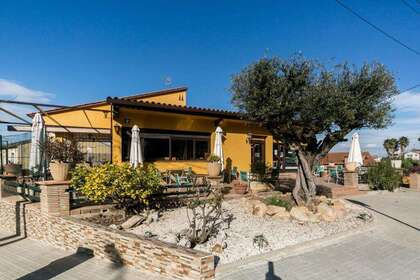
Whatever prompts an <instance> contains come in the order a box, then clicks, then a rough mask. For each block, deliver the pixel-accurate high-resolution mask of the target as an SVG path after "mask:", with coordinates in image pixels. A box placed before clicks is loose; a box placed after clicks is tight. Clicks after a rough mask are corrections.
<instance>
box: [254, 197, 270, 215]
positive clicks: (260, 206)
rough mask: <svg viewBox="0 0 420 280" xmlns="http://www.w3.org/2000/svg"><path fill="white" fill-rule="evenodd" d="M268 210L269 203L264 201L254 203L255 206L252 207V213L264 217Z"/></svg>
mask: <svg viewBox="0 0 420 280" xmlns="http://www.w3.org/2000/svg"><path fill="white" fill-rule="evenodd" d="M266 212H267V205H265V204H264V203H263V202H261V201H260V202H258V203H256V204H254V207H253V209H252V215H255V216H258V217H264V216H265V214H266Z"/></svg>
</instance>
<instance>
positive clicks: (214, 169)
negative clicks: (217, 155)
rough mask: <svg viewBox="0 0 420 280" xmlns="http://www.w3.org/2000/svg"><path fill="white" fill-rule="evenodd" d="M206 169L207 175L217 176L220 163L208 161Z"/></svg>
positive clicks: (220, 169) (220, 166) (220, 167)
mask: <svg viewBox="0 0 420 280" xmlns="http://www.w3.org/2000/svg"><path fill="white" fill-rule="evenodd" d="M207 171H208V173H209V177H217V176H219V175H220V172H221V171H222V164H221V163H219V162H209V164H208V167H207Z"/></svg>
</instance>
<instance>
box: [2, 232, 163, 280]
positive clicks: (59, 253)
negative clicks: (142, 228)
mask: <svg viewBox="0 0 420 280" xmlns="http://www.w3.org/2000/svg"><path fill="white" fill-rule="evenodd" d="M0 279H1V280H9V279H10V280H12V279H19V280H47V279H63V280H64V279H68V280H78V279H80V280H106V279H110V280H111V279H114V280H120V279H121V280H124V279H127V280H128V279H142V280H143V279H144V280H149V279H150V280H158V279H161V278H155V277H152V276H150V275H147V274H144V273H141V272H139V271H136V270H131V269H127V268H126V267H121V266H118V265H115V264H113V263H110V262H107V261H103V260H99V259H97V258H92V257H91V256H90V255H89V254H86V252H78V253H77V252H70V251H63V250H58V249H55V248H52V247H50V246H48V245H45V244H43V243H41V242H39V241H33V240H29V239H20V238H19V237H13V234H5V233H0Z"/></svg>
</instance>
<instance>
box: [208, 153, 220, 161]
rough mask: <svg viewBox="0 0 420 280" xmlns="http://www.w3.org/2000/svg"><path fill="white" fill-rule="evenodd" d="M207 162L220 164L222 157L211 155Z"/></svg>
mask: <svg viewBox="0 0 420 280" xmlns="http://www.w3.org/2000/svg"><path fill="white" fill-rule="evenodd" d="M207 160H208V161H210V162H218V161H220V157H219V156H218V155H215V154H211V155H210V156H209V157H208V158H207Z"/></svg>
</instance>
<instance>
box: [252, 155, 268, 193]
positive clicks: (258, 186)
mask: <svg viewBox="0 0 420 280" xmlns="http://www.w3.org/2000/svg"><path fill="white" fill-rule="evenodd" d="M268 173H269V167H268V166H267V165H266V164H265V162H263V161H257V162H255V163H253V164H252V165H251V179H252V180H251V182H250V183H249V188H250V189H251V191H252V192H253V193H257V192H265V191H268V190H270V186H269V185H268V184H267V183H266V182H267V174H268Z"/></svg>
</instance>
